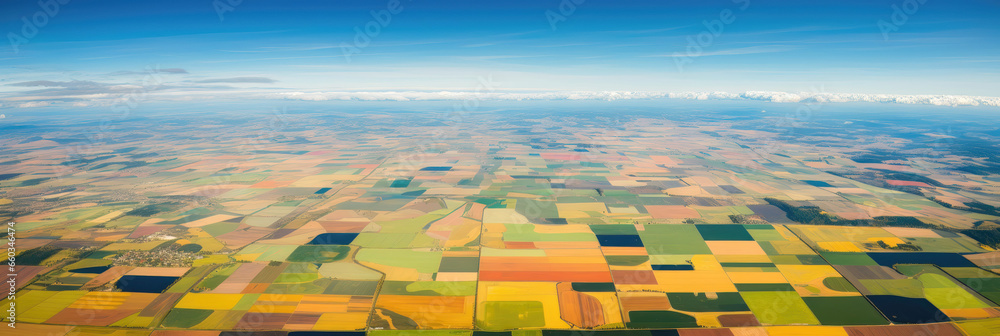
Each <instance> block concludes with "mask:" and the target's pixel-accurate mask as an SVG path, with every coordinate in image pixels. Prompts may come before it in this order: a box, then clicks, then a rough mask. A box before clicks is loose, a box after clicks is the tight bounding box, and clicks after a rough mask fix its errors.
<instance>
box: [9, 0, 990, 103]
mask: <svg viewBox="0 0 1000 336" xmlns="http://www.w3.org/2000/svg"><path fill="white" fill-rule="evenodd" d="M52 1H53V2H54V3H55V2H57V0H52ZM63 1H65V0H63ZM908 1H909V2H910V5H912V4H918V5H917V6H915V7H916V12H912V11H911V13H912V14H908V15H906V20H905V22H903V23H902V24H899V25H894V27H895V28H896V30H894V31H891V32H889V33H888V34H883V31H882V29H884V25H883V28H880V26H879V24H878V22H879V21H880V20H883V21H885V22H889V23H892V21H893V20H892V19H893V13H894V8H893V6H897V7H900V8H901V9H902V7H904V6H906V3H907V1H903V0H898V1H886V0H868V1H856V0H838V1H764V0H736V1H730V0H725V1H680V0H667V1H630V0H624V1H623V0H542V1H537V0H536V1H521V0H517V1H491V2H487V1H430V0H426V1H424V0H401V1H400V2H399V7H400V8H401V10H399V11H398V13H396V14H392V15H391V21H389V22H388V24H387V25H385V26H384V27H381V25H379V27H380V32H379V33H378V34H377V35H374V36H371V43H370V44H369V45H367V46H363V47H360V48H357V49H351V50H355V51H357V53H355V54H352V55H351V56H350V57H349V58H348V57H345V56H344V50H345V49H344V48H342V47H341V46H342V45H343V44H346V45H353V41H354V39H355V36H356V34H357V33H356V30H355V28H360V29H364V27H365V26H366V25H377V22H374V19H373V17H372V15H371V14H370V13H371V11H384V10H387V9H388V6H390V3H391V2H390V1H385V0H382V1H367V0H366V1H302V0H299V1H296V0H285V1H271V0H242V1H241V2H240V1H238V0H233V1H232V2H230V1H229V0H218V1H216V2H213V1H212V0H198V1H189V0H175V1H119V0H109V1H94V0H70V1H68V2H67V3H66V4H62V5H60V6H59V10H58V13H55V15H48V14H44V15H43V16H45V17H49V19H48V22H47V23H46V24H44V25H41V26H39V27H38V32H37V34H35V35H34V36H33V37H30V38H27V37H28V36H27V35H24V34H22V28H23V25H24V22H23V21H22V17H26V18H27V19H28V20H29V21H30V20H31V19H32V17H34V16H38V15H39V14H38V13H43V9H42V8H41V7H40V6H39V4H38V2H37V1H34V0H32V1H26V0H25V1H14V0H5V1H0V7H2V8H0V23H2V24H0V32H3V33H5V36H6V37H7V39H5V40H4V42H5V43H2V44H0V62H2V64H3V66H2V67H0V95H3V97H7V98H11V97H20V98H19V99H20V100H19V101H25V100H26V99H29V98H25V97H27V96H30V97H35V98H37V97H40V96H47V97H58V98H57V99H63V100H64V101H72V100H73V99H71V98H72V96H74V95H82V96H83V97H79V98H80V100H81V101H82V100H85V99H91V98H93V97H95V96H93V95H95V94H99V93H100V92H105V93H114V92H121V91H122V90H125V89H128V88H130V87H136V86H142V85H143V84H142V80H143V77H144V75H143V72H144V69H147V68H150V67H159V68H161V69H172V70H171V72H165V73H163V74H162V76H160V77H158V78H159V79H157V80H158V81H159V82H158V83H162V84H163V85H165V86H168V87H169V90H173V91H175V92H194V93H199V94H208V93H213V92H214V93H219V94H223V93H224V94H226V95H229V96H232V95H235V94H246V95H255V94H262V93H267V92H283V91H296V92H313V91H377V90H457V91H462V90H474V89H476V85H477V83H479V82H480V81H481V79H482V78H486V77H489V78H491V80H492V81H493V82H495V83H496V86H497V89H498V90H510V91H536V90H540V91H578V90H586V91H603V90H611V91H670V92H675V91H730V92H733V91H747V90H765V91H787V92H807V91H815V90H823V91H828V92H851V93H870V94H874V93H886V94H949V95H980V96H1000V84H998V83H1000V44H998V41H1000V39H998V38H997V36H1000V24H998V22H1000V20H997V19H996V16H997V14H998V13H1000V3H998V2H996V1H987V0H978V1H941V0H926V1H925V2H924V3H922V4H920V3H919V1H918V0H908ZM577 2H579V4H576V3H577ZM229 3H234V4H236V5H235V6H233V8H232V11H225V12H223V13H222V15H221V19H220V14H219V12H217V10H216V9H215V8H214V7H215V6H214V5H217V4H227V5H228V4H229ZM570 4H572V5H570ZM560 6H562V7H563V9H567V8H569V7H575V10H573V11H572V13H569V12H567V11H563V12H561V11H560ZM725 11H731V12H730V13H731V14H732V15H731V16H732V18H733V20H732V22H731V23H728V24H723V29H722V31H721V33H719V34H717V35H712V38H711V41H710V43H707V44H699V45H698V46H699V47H701V53H700V54H691V55H686V54H685V51H686V50H688V47H689V46H690V45H691V43H692V42H691V41H692V40H696V39H697V37H698V36H699V34H703V35H704V34H711V33H710V32H709V29H708V28H707V27H706V25H705V24H704V23H705V22H706V21H708V22H711V21H713V20H719V19H720V18H721V17H725V16H726V14H724V12H725ZM547 13H548V14H547ZM552 13H556V14H559V15H563V14H568V15H564V16H561V18H564V19H565V20H560V21H558V22H556V23H555V25H553V24H552V23H551V22H550V18H551V17H552V15H551V14H552ZM896 18H897V20H896V23H900V20H899V18H900V16H899V15H898V14H897V17H896ZM11 34H15V35H17V36H21V37H25V39H21V40H18V41H20V42H24V43H20V44H19V45H17V51H16V52H15V51H14V48H12V46H11V43H10V40H11ZM887 37H888V39H887ZM696 43H697V42H696ZM355 47H357V46H355ZM678 55H680V56H681V57H678ZM685 55H686V56H685ZM679 59H680V60H679ZM679 61H682V62H681V63H683V66H682V67H678V65H677V64H678V62H679ZM147 77H148V76H147ZM102 90H103V91H102ZM116 90H117V91H116ZM178 95H179V94H178ZM67 97H70V98H67ZM35 98H31V99H35ZM38 99H41V98H38ZM53 99H56V98H53Z"/></svg>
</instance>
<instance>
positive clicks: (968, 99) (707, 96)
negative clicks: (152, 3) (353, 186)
mask: <svg viewBox="0 0 1000 336" xmlns="http://www.w3.org/2000/svg"><path fill="white" fill-rule="evenodd" d="M267 96H268V97H270V98H284V99H295V100H311V101H325V100H357V101H379V100H383V101H412V100H477V99H478V100H627V99H656V98H674V99H695V100H757V101H768V102H775V103H799V102H807V103H808V102H816V103H847V102H868V103H886V104H921V105H939V106H994V107H1000V97H982V96H960V95H889V94H863V93H807V92H800V93H792V92H776V91H746V92H742V93H730V92H720V91H716V92H643V91H577V92H524V93H517V92H488V93H484V92H462V91H459V92H456V91H436V92H425V91H375V92H347V91H343V92H282V93H277V94H270V95H267Z"/></svg>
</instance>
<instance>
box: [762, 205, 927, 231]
mask: <svg viewBox="0 0 1000 336" xmlns="http://www.w3.org/2000/svg"><path fill="white" fill-rule="evenodd" d="M764 200H765V201H767V203H769V204H771V205H773V206H775V207H777V208H778V209H781V210H782V211H784V212H785V214H786V216H788V219H791V220H793V221H796V222H799V223H805V224H816V225H842V226H899V227H912V228H926V229H937V228H938V227H937V226H935V225H931V224H927V223H924V222H921V221H920V220H919V219H916V218H914V217H909V216H878V217H873V218H872V219H844V218H840V217H838V216H835V215H831V214H828V213H826V212H824V211H823V210H822V209H820V208H819V207H816V206H793V205H791V204H788V202H785V201H782V200H779V199H775V198H765V199H764Z"/></svg>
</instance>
